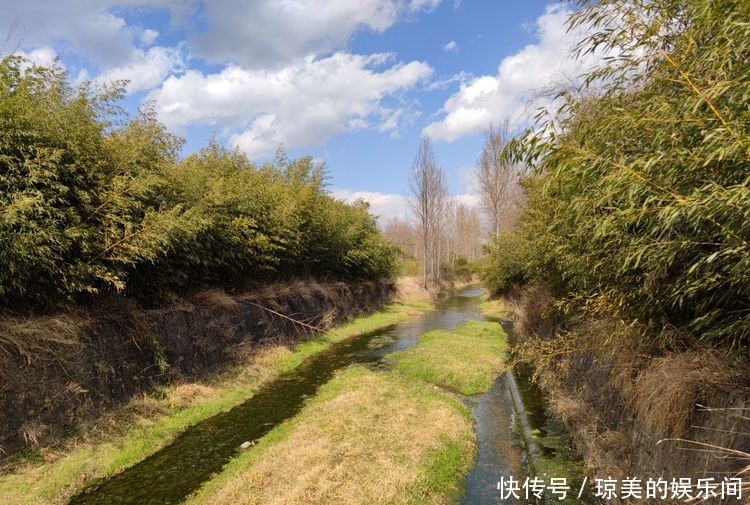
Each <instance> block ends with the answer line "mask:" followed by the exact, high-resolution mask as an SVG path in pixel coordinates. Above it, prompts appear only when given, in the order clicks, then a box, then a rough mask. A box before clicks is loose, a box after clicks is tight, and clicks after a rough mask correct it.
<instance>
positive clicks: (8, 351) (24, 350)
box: [0, 281, 394, 458]
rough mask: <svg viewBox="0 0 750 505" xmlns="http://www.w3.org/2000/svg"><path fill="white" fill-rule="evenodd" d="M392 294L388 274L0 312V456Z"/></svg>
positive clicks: (374, 305) (373, 304) (301, 335)
mask: <svg viewBox="0 0 750 505" xmlns="http://www.w3.org/2000/svg"><path fill="white" fill-rule="evenodd" d="M393 293H394V286H393V283H392V282H390V281H382V282H365V283H357V284H346V283H317V282H295V283H287V284H275V285H271V286H267V287H264V288H262V289H258V290H256V291H253V292H251V293H246V294H243V295H240V296H228V295H226V294H225V293H223V292H221V291H208V292H204V293H201V294H199V295H196V296H194V297H192V298H190V299H186V300H182V301H180V302H178V303H175V304H173V305H171V306H169V307H166V308H161V309H153V310H144V309H142V308H140V307H138V306H137V305H136V304H135V303H133V302H131V301H128V300H126V299H123V298H115V299H110V300H103V301H101V302H99V303H98V304H97V305H96V306H94V307H92V308H90V309H87V310H86V311H76V312H71V313H67V314H61V315H57V316H44V317H41V316H40V317H4V318H2V319H0V412H1V413H2V415H0V449H2V452H0V458H2V457H6V456H8V455H10V454H12V453H13V452H14V451H15V450H17V449H18V448H20V447H23V446H24V445H34V444H38V443H42V442H43V441H45V440H48V439H50V438H51V437H54V436H59V435H61V434H64V433H65V432H67V431H70V430H72V429H73V428H74V427H75V425H76V424H77V423H80V422H81V421H84V420H89V419H92V418H95V417H96V416H97V415H99V414H101V413H102V412H103V411H105V410H106V409H109V408H112V407H116V406H118V405H121V404H123V403H124V402H125V401H127V400H128V399H129V398H131V397H132V396H133V395H134V394H137V393H140V392H144V391H148V390H149V389H152V388H153V387H155V386H158V385H162V384H167V383H169V382H173V381H175V380H180V379H189V378H196V377H200V376H205V375H207V374H210V373H212V372H215V371H218V370H220V369H221V368H223V367H225V366H226V365H228V364H231V363H233V362H236V361H237V360H239V359H241V358H242V357H243V356H246V355H247V353H249V352H252V349H253V348H254V347H256V346H257V345H259V344H261V343H263V342H268V341H274V340H292V339H300V338H304V337H306V336H308V335H309V334H311V333H314V332H315V330H314V329H313V328H321V329H325V328H329V327H330V326H332V325H333V324H335V323H338V322H341V321H344V320H348V319H351V318H352V317H355V316H358V315H362V314H366V313H369V312H372V311H374V310H376V309H378V308H380V307H382V306H383V305H384V304H385V303H386V302H387V301H389V300H390V299H391V297H392V296H393ZM298 322H301V323H303V324H299V323H298Z"/></svg>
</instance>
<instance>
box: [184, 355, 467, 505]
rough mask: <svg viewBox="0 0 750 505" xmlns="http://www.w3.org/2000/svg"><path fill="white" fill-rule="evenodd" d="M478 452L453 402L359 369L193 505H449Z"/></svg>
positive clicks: (344, 375)
mask: <svg viewBox="0 0 750 505" xmlns="http://www.w3.org/2000/svg"><path fill="white" fill-rule="evenodd" d="M473 453H474V435H473V430H472V424H471V418H470V415H469V414H468V412H467V411H466V409H465V408H464V407H463V406H462V405H461V404H460V403H459V402H457V401H456V400H455V399H453V398H451V397H450V396H448V395H447V394H446V393H443V392H441V391H438V390H437V389H435V388H433V387H431V386H429V385H426V384H424V383H420V382H414V381H408V380H406V379H404V378H401V377H398V376H395V375H392V374H389V373H382V372H372V371H368V370H365V369H362V368H353V369H349V370H347V371H346V372H344V373H342V374H340V375H338V376H337V377H336V378H334V379H333V380H332V381H331V382H329V383H328V384H326V385H325V386H324V387H323V388H322V389H321V391H320V393H319V395H318V396H316V398H315V399H314V400H313V401H312V402H311V403H310V404H308V405H307V406H306V407H305V408H304V409H303V411H302V412H301V413H300V414H299V415H298V416H296V417H295V418H294V419H292V420H290V421H288V422H287V423H285V424H283V425H281V426H280V427H278V428H276V429H275V430H274V431H272V432H271V433H270V434H269V435H268V436H267V437H265V438H264V439H263V440H262V441H261V442H260V443H259V444H258V446H256V447H255V448H253V449H252V450H251V451H249V452H248V453H246V454H243V455H241V456H239V457H238V458H237V459H235V460H234V461H233V462H232V463H231V464H230V465H229V467H228V468H227V469H226V470H225V471H224V473H223V474H222V475H221V476H220V477H218V478H217V479H216V480H214V481H212V482H211V483H209V484H208V485H207V486H206V487H205V488H204V489H203V490H201V491H200V492H199V493H198V494H197V495H196V496H194V497H193V498H192V499H191V500H190V501H189V502H188V503H189V505H198V504H201V505H219V504H221V505H225V504H229V503H231V504H233V505H254V504H257V505H260V504H263V505H282V504H283V505H287V504H292V503H300V504H301V503H304V504H321V505H323V504H325V505H329V504H334V503H335V504H338V505H354V504H358V505H377V504H395V503H398V504H409V503H421V504H443V503H449V502H450V501H451V499H452V498H455V495H456V494H457V492H458V490H459V489H460V482H461V481H462V477H463V475H464V474H465V472H466V471H467V470H468V468H469V465H470V463H471V461H472V459H473Z"/></svg>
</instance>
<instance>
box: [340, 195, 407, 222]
mask: <svg viewBox="0 0 750 505" xmlns="http://www.w3.org/2000/svg"><path fill="white" fill-rule="evenodd" d="M331 194H332V195H333V196H334V197H335V198H338V199H339V200H344V201H345V202H354V201H355V200H364V201H366V202H368V203H369V204H370V213H371V214H373V215H374V216H377V217H378V222H379V223H380V224H385V223H386V222H387V221H389V220H390V219H393V218H394V217H397V218H399V219H402V220H406V219H408V217H409V204H408V201H407V199H406V197H405V196H404V195H399V194H396V193H379V192H376V191H353V190H351V189H334V190H333V191H331Z"/></svg>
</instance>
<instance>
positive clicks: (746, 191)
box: [486, 0, 750, 349]
mask: <svg viewBox="0 0 750 505" xmlns="http://www.w3.org/2000/svg"><path fill="white" fill-rule="evenodd" d="M569 23H570V26H571V29H572V30H574V31H575V30H579V31H580V32H581V33H583V34H584V35H583V36H582V39H581V42H580V44H579V46H578V51H579V52H580V53H581V54H583V53H589V52H600V53H601V54H604V55H607V58H605V59H604V60H603V61H604V63H603V64H602V65H601V66H599V67H597V68H596V69H594V70H592V71H590V72H589V73H588V74H587V75H585V76H584V78H585V82H584V86H583V87H582V89H578V90H573V89H570V87H567V88H560V89H557V98H556V100H557V101H556V103H557V104H558V105H559V107H556V108H554V109H551V110H552V112H550V110H548V111H546V112H544V113H542V114H540V116H539V125H538V127H536V128H534V129H531V130H529V131H527V132H526V134H525V135H523V136H521V137H520V138H518V139H517V140H516V141H514V142H512V144H511V146H510V148H509V149H508V150H506V154H508V155H509V156H510V157H511V158H512V159H515V160H520V161H524V162H526V164H527V165H528V166H530V167H531V169H530V174H529V176H528V177H527V178H526V180H525V181H524V186H525V191H526V197H527V199H526V203H525V208H524V210H523V215H522V217H521V218H520V223H519V226H518V227H517V229H516V231H514V232H512V233H510V234H505V235H501V236H500V237H499V238H498V239H497V240H496V241H495V242H494V243H493V244H492V246H491V247H490V250H491V259H490V261H489V263H488V268H487V269H486V281H487V282H488V284H489V285H490V286H491V287H492V288H493V289H494V290H495V291H497V292H502V291H505V290H508V289H509V288H510V287H511V286H513V285H515V284H522V283H527V282H539V283H543V284H546V285H547V286H550V287H552V288H553V289H554V291H555V292H556V294H557V295H558V296H561V297H563V298H567V299H568V300H571V301H572V303H573V305H575V306H577V307H578V308H586V307H589V308H591V307H596V308H597V310H598V311H599V313H600V314H601V313H607V314H609V316H610V317H622V318H623V319H625V320H630V321H637V322H639V323H641V324H642V325H643V326H644V327H647V328H651V334H652V335H655V336H657V337H662V338H663V339H668V340H669V341H671V342H672V343H673V344H674V343H677V344H678V345H679V342H680V341H683V342H684V341H685V339H688V340H689V339H700V340H703V341H705V342H708V343H711V344H718V345H722V346H728V347H734V348H735V349H737V348H740V349H742V348H746V346H747V344H748V343H750V4H749V3H748V2H742V1H734V0H711V1H704V0H629V1H627V2H621V1H619V0H603V1H599V2H592V3H584V4H583V5H582V7H581V9H580V10H579V11H577V12H576V13H575V14H574V15H573V16H572V17H571V19H570V21H569ZM675 336H677V341H676V342H675ZM664 341H666V340H664Z"/></svg>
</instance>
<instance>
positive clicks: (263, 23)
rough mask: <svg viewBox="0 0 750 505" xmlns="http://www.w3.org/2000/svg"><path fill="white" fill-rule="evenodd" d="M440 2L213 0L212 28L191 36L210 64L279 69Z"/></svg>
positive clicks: (207, 11)
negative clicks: (250, 0)
mask: <svg viewBox="0 0 750 505" xmlns="http://www.w3.org/2000/svg"><path fill="white" fill-rule="evenodd" d="M439 3H440V0H360V1H357V2H352V1H349V0H313V1H311V0H285V1H283V2H281V1H278V0H254V1H252V2H247V1H240V0H212V1H211V2H206V3H205V6H204V9H205V18H206V22H207V24H208V27H209V29H208V31H207V32H205V33H202V34H197V35H195V36H194V37H193V38H192V42H193V50H194V53H195V54H196V55H197V56H199V57H202V58H205V59H206V60H207V61H209V62H211V63H228V62H229V63H234V64H238V65H241V66H243V67H245V68H252V69H256V68H278V67H282V66H285V65H288V64H290V63H292V62H295V61H297V60H298V59H301V58H305V57H308V56H310V55H315V54H318V55H319V54H325V53H327V52H330V51H333V50H336V49H339V48H341V47H342V45H343V44H345V43H346V42H347V41H348V40H349V38H350V37H351V36H352V35H353V34H354V33H355V32H356V31H358V30H369V31H373V32H377V33H382V32H384V31H385V30H387V29H388V28H390V27H391V26H392V25H393V24H394V23H396V22H397V21H398V20H399V19H400V18H402V17H404V16H408V15H410V14H412V13H416V12H419V11H430V10H432V9H434V8H435V7H436V6H437V5H438V4H439Z"/></svg>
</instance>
